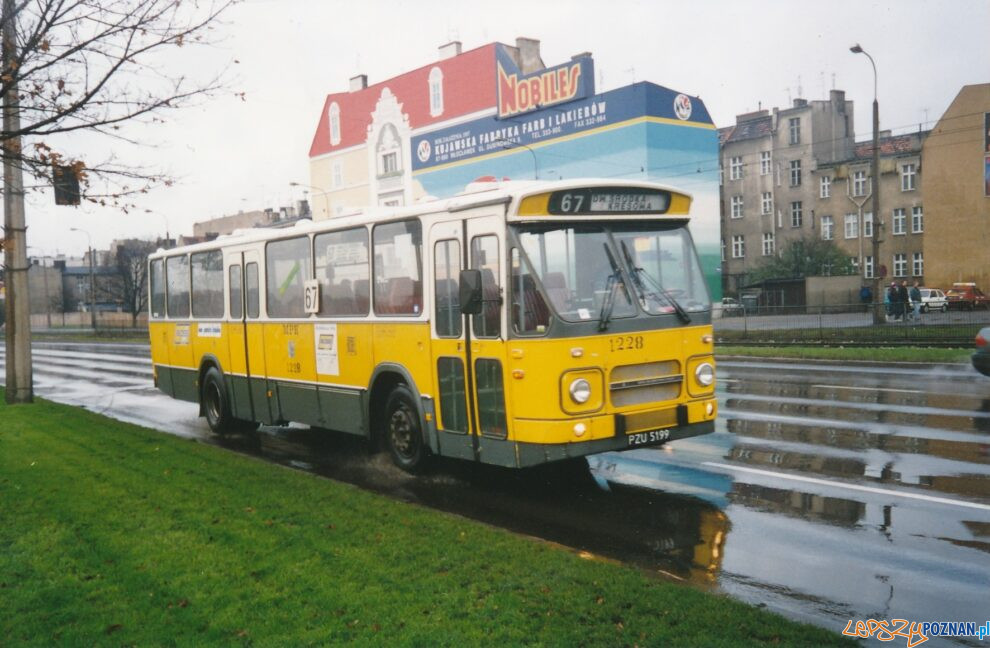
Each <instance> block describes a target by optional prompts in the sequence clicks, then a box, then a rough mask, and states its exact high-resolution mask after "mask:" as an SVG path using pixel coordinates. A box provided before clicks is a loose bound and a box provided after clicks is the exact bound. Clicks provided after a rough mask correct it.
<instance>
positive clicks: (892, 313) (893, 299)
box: [886, 281, 900, 320]
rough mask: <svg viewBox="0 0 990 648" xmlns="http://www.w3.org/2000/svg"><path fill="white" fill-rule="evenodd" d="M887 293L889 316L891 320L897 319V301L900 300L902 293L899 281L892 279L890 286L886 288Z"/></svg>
mask: <svg viewBox="0 0 990 648" xmlns="http://www.w3.org/2000/svg"><path fill="white" fill-rule="evenodd" d="M886 293H887V295H886V296H887V304H888V306H887V317H888V319H890V320H896V319H897V302H898V301H899V300H900V293H898V291H897V282H896V281H892V282H891V283H890V288H888V289H887V290H886Z"/></svg>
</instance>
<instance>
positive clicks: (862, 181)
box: [853, 171, 866, 196]
mask: <svg viewBox="0 0 990 648" xmlns="http://www.w3.org/2000/svg"><path fill="white" fill-rule="evenodd" d="M853 195H854V196H865V195H866V171H856V172H855V173H853Z"/></svg>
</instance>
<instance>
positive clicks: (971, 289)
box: [945, 282, 990, 310]
mask: <svg viewBox="0 0 990 648" xmlns="http://www.w3.org/2000/svg"><path fill="white" fill-rule="evenodd" d="M945 300H946V303H947V304H948V305H949V308H952V309H959V310H973V309H974V308H990V297H987V296H986V295H984V294H983V291H982V290H980V289H979V288H977V287H976V284H975V283H972V282H963V283H954V284H952V288H949V289H948V290H946V291H945Z"/></svg>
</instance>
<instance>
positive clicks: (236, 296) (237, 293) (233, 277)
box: [230, 265, 244, 320]
mask: <svg viewBox="0 0 990 648" xmlns="http://www.w3.org/2000/svg"><path fill="white" fill-rule="evenodd" d="M243 307H244V303H243V299H242V298H241V266H240V265H232V266H230V319H234V320H239V319H241V318H243V317H244V308H243Z"/></svg>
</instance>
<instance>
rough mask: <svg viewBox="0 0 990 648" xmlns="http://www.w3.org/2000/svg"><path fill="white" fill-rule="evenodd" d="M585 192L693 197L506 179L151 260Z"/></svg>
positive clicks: (639, 183) (601, 183) (587, 183)
mask: <svg viewBox="0 0 990 648" xmlns="http://www.w3.org/2000/svg"><path fill="white" fill-rule="evenodd" d="M585 187H642V188H650V189H660V190H663V191H669V192H671V193H672V194H677V195H680V196H684V197H685V198H687V199H688V200H689V201H690V200H691V199H692V195H691V194H689V193H687V192H685V191H681V190H679V189H676V188H674V187H670V186H667V185H662V184H658V183H655V182H648V181H645V180H616V179H613V178H576V179H573V180H502V181H497V180H494V181H487V180H482V181H475V182H472V183H470V184H469V185H467V187H465V190H464V191H462V192H461V193H458V194H455V195H454V196H451V197H449V198H431V197H426V198H425V199H420V201H419V202H417V203H415V204H413V205H407V206H402V207H366V208H358V209H355V210H354V211H352V212H348V213H345V214H342V215H340V216H333V217H331V218H327V219H323V220H318V221H313V220H303V221H299V222H297V223H295V224H294V225H292V226H291V227H285V228H272V227H257V228H249V229H239V230H235V231H234V232H233V233H232V234H223V235H220V236H218V237H217V238H216V239H214V240H212V241H205V242H202V243H192V244H190V245H183V246H178V247H174V248H169V249H167V250H166V249H165V248H159V249H158V250H156V251H155V252H154V253H152V254H150V255H149V258H157V257H162V256H168V255H173V254H176V253H187V252H199V251H206V250H215V249H217V248H221V247H225V246H231V245H242V244H250V243H257V242H262V241H267V240H274V239H281V238H291V237H292V236H294V235H300V234H310V233H320V232H324V231H333V230H339V229H343V228H347V227H354V226H358V225H367V224H374V223H381V222H389V221H394V220H402V219H404V218H410V217H413V216H423V215H427V214H438V213H450V212H458V211H465V210H468V209H472V208H475V207H483V206H485V205H493V204H511V207H510V210H509V214H510V215H511V214H514V213H515V211H516V210H517V209H518V206H519V203H520V202H521V201H522V199H523V198H526V197H527V196H532V195H536V194H543V193H548V192H552V191H561V190H566V189H576V188H585Z"/></svg>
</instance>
